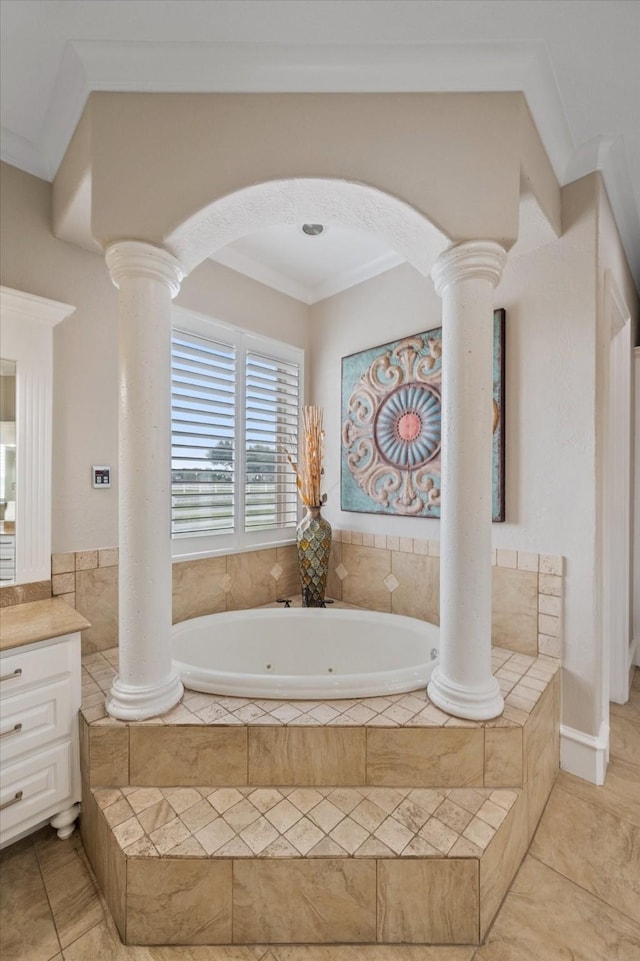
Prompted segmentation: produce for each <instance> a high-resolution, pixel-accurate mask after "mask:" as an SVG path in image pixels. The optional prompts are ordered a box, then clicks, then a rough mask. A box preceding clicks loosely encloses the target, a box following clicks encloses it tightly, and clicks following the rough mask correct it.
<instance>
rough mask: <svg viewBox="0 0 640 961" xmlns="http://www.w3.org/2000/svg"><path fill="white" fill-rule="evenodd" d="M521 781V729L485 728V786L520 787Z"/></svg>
mask: <svg viewBox="0 0 640 961" xmlns="http://www.w3.org/2000/svg"><path fill="white" fill-rule="evenodd" d="M522 779H523V770H522V728H517V727H510V728H503V727H493V728H491V727H488V728H486V730H485V732H484V783H485V786H486V787H520V786H521V785H522Z"/></svg>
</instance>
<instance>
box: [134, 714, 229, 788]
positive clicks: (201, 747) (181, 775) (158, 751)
mask: <svg viewBox="0 0 640 961" xmlns="http://www.w3.org/2000/svg"><path fill="white" fill-rule="evenodd" d="M130 750H131V761H130V765H131V782H132V783H133V784H137V785H140V786H153V785H158V784H163V785H166V786H171V785H175V786H176V787H188V786H190V785H196V784H246V781H247V729H246V728H244V727H233V728H217V727H216V728H211V727H206V726H202V727H166V726H164V725H140V726H136V725H133V726H132V727H131V745H130Z"/></svg>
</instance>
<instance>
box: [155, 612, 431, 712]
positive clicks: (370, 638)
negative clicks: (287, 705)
mask: <svg viewBox="0 0 640 961" xmlns="http://www.w3.org/2000/svg"><path fill="white" fill-rule="evenodd" d="M438 647H439V629H438V627H436V626H435V625H434V624H428V623H426V622H425V621H419V620H417V619H415V618H413V617H402V616H400V615H398V614H379V613H377V612H375V611H364V610H354V609H348V608H304V609H303V608H291V609H288V610H283V609H282V608H258V609H253V610H248V611H231V612H228V613H226V614H209V615H207V616H205V617H196V618H193V619H192V620H190V621H183V622H182V623H180V624H176V625H174V627H173V666H174V670H176V671H177V672H178V673H179V675H180V678H181V680H182V683H183V684H184V686H185V687H187V688H189V689H190V690H192V691H206V692H208V693H211V694H226V695H232V696H235V697H250V698H281V699H285V700H291V699H298V700H300V699H306V698H321V699H325V700H326V699H335V698H347V697H371V696H375V695H379V694H399V693H402V692H404V691H415V690H418V689H419V688H424V687H425V686H426V684H427V682H428V681H429V678H430V676H431V672H432V670H433V667H434V665H435V664H436V663H437V650H438Z"/></svg>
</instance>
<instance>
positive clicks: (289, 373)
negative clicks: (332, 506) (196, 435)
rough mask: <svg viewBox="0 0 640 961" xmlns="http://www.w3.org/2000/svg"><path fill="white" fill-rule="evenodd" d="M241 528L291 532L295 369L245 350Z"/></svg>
mask: <svg viewBox="0 0 640 961" xmlns="http://www.w3.org/2000/svg"><path fill="white" fill-rule="evenodd" d="M244 393H245V443H244V474H245V486H244V518H245V520H244V529H245V531H256V530H269V529H273V528H285V527H295V526H296V523H297V512H298V500H297V490H296V478H295V474H294V472H293V470H292V468H291V466H290V465H289V463H288V461H287V457H286V453H285V451H284V450H283V448H286V450H287V451H289V453H290V454H291V456H292V457H293V460H294V461H295V460H296V459H297V447H298V412H299V404H300V368H299V365H298V364H296V363H294V362H290V361H286V360H283V359H279V358H275V357H269V356H267V355H266V354H263V353H259V352H257V351H252V350H248V351H247V355H246V366H245V390H244Z"/></svg>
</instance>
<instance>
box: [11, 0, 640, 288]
mask: <svg viewBox="0 0 640 961" xmlns="http://www.w3.org/2000/svg"><path fill="white" fill-rule="evenodd" d="M0 43H1V48H0V123H1V131H0V156H1V157H2V159H3V160H5V161H7V162H8V163H11V164H13V165H14V166H17V167H19V168H21V169H22V170H25V171H28V172H29V173H32V174H34V175H36V176H38V177H42V178H44V179H47V180H51V179H53V177H54V176H55V173H56V170H57V168H58V166H59V164H60V162H61V160H62V157H63V156H64V152H65V149H66V147H67V144H68V142H69V140H70V138H71V135H72V133H73V130H74V128H75V125H76V123H77V121H78V119H79V117H80V115H81V112H82V109H83V107H84V104H85V102H86V98H87V96H88V95H89V93H90V92H91V91H92V90H113V91H126V90H137V91H175V92H185V91H196V92H202V91H256V92H260V91H284V90H297V91H347V90H348V91H356V92H358V91H364V92H366V91H403V90H433V91H443V90H458V91H462V90H522V91H523V92H524V94H525V96H526V98H527V102H528V104H529V107H530V109H531V112H532V115H533V117H534V120H535V122H536V125H537V127H538V130H539V132H540V135H541V137H542V139H543V141H544V143H545V147H546V149H547V153H548V154H549V159H550V161H551V163H552V165H553V168H554V170H555V173H556V176H557V177H558V180H559V182H560V183H561V184H565V183H569V182H571V181H572V180H575V179H577V178H578V177H581V176H583V175H584V174H587V173H591V172H592V171H594V170H600V171H601V172H602V175H603V178H604V182H605V185H606V187H607V191H608V194H609V198H610V201H611V204H612V207H613V211H614V215H615V218H616V222H617V224H618V229H619V230H620V234H621V237H622V241H623V244H624V247H625V250H626V252H627V256H628V258H629V263H630V266H631V269H632V272H633V273H634V276H635V279H636V284H637V286H638V288H639V289H640V54H639V51H640V3H639V2H637V0H517V2H516V0H483V2H480V0H0ZM524 213H525V215H526V213H527V212H526V211H525V212H524ZM534 228H535V225H534ZM533 233H534V234H535V233H536V230H535V229H534V231H533ZM541 236H542V235H539V232H538V240H537V242H540V240H541ZM216 259H218V260H220V261H221V262H222V263H225V264H226V265H227V266H230V267H232V268H233V269H235V270H240V271H241V272H242V273H246V274H248V275H249V276H252V277H254V278H255V279H257V280H260V281H261V282H263V283H267V284H269V285H270V286H273V287H275V288H277V289H280V290H284V291H285V292H286V293H288V294H290V295H291V296H294V297H297V298H298V299H300V300H302V301H304V302H306V303H313V302H315V301H316V300H319V299H322V298H324V297H327V296H331V295H332V294H334V293H337V292H338V291H339V290H343V289H345V288H346V287H349V286H351V285H352V284H354V283H359V282H360V281H362V280H365V279H367V278H368V277H371V276H374V275H375V274H376V273H379V272H381V271H382V270H386V269H389V267H391V266H394V265H395V264H397V263H399V262H401V259H402V258H400V257H399V256H398V255H397V254H396V253H395V252H393V251H390V250H389V249H388V248H386V247H385V246H384V245H383V244H382V243H381V242H378V241H375V239H374V240H372V239H371V238H367V237H365V235H364V234H360V233H359V232H357V231H352V230H347V229H346V228H344V229H343V228H340V227H336V226H333V225H332V227H331V229H330V230H329V231H327V232H326V234H324V235H322V236H319V237H307V236H305V235H304V234H303V233H302V232H301V231H300V230H299V229H296V228H294V227H285V226H282V227H276V228H273V229H272V230H269V231H260V232H259V233H257V234H254V235H252V236H250V237H248V238H244V239H243V240H241V241H237V242H236V243H234V244H232V245H229V247H227V248H225V249H224V250H222V251H220V252H219V254H218V255H216Z"/></svg>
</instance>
